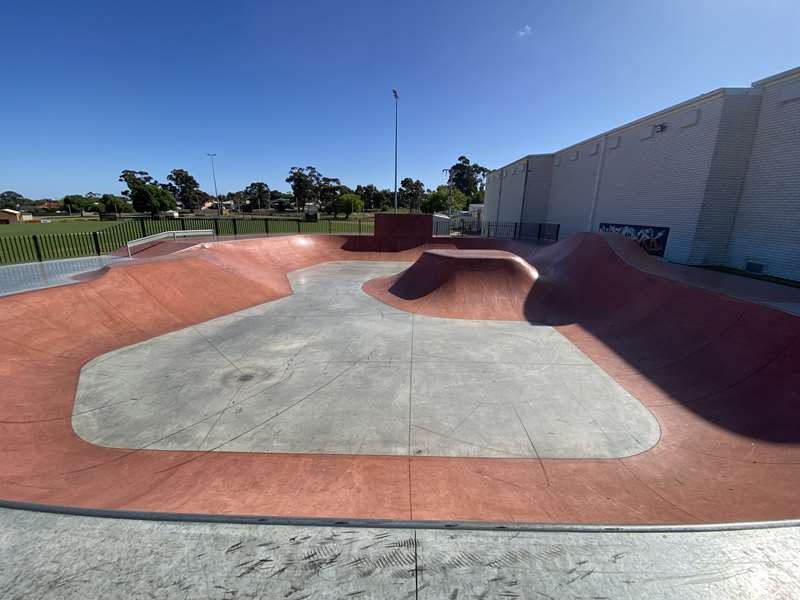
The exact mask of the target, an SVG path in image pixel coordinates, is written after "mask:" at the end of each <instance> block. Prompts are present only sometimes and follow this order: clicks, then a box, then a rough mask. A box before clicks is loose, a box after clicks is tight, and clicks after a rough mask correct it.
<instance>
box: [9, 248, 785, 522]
mask: <svg viewBox="0 0 800 600" xmlns="http://www.w3.org/2000/svg"><path fill="white" fill-rule="evenodd" d="M397 248H404V249H402V250H400V251H392V250H396V249H397ZM388 250H389V251H387V248H385V247H381V246H380V244H379V243H378V242H377V241H375V240H371V239H369V238H347V237H342V236H286V237H280V238H271V239H263V240H246V241H238V242H220V243H216V244H200V245H198V246H195V247H192V248H189V249H187V250H183V251H181V252H179V253H178V254H175V255H171V256H165V257H161V258H153V259H148V260H141V261H134V262H133V263H131V264H128V265H119V266H112V267H111V268H109V269H107V270H105V271H104V272H102V273H98V274H97V277H95V278H93V279H91V280H87V281H83V282H81V283H77V284H74V285H70V286H65V287H58V288H51V289H47V290H40V291H35V292H30V293H24V294H18V295H15V296H9V297H6V298H2V299H0V315H2V320H3V333H2V335H0V351H2V354H3V356H4V357H5V358H4V361H3V363H2V365H0V371H1V372H2V382H3V388H2V402H0V498H2V499H3V501H4V503H5V504H7V505H14V506H21V505H24V506H28V505H36V506H40V507H41V506H45V507H51V508H57V507H67V510H76V511H80V510H101V511H120V512H121V513H123V514H125V513H127V514H132V513H135V514H142V513H146V514H154V515H163V514H165V513H179V514H186V515H215V516H218V517H226V516H227V517H231V516H236V515H249V516H255V517H275V518H287V519H292V518H295V519H302V518H319V519H334V520H339V521H341V522H349V521H352V520H359V519H367V520H370V519H374V520H397V521H404V520H418V521H436V522H440V523H441V522H446V523H457V522H464V521H488V522H494V523H514V522H516V523H569V524H576V523H584V524H586V523H589V524H619V525H626V524H628V525H629V524H648V525H653V524H670V523H677V524H698V523H720V522H746V521H762V520H780V519H795V518H797V517H798V516H800V515H799V514H798V513H800V508H798V504H797V494H798V491H800V465H799V464H798V463H800V439H798V438H800V433H798V432H799V431H800V428H798V423H800V418H799V417H800V415H799V414H798V391H797V390H798V384H800V381H798V379H799V378H800V375H798V373H797V369H796V368H795V366H796V365H797V364H798V358H800V352H798V333H800V326H799V325H798V319H796V318H795V317H792V316H789V315H786V314H784V313H781V312H777V311H774V310H771V309H768V308H765V307H762V306H759V305H756V304H750V303H747V302H741V301H738V300H733V299H730V298H728V297H725V296H720V295H717V294H714V293H711V292H706V291H703V290H700V289H697V288H691V287H688V286H684V285H681V284H678V283H675V282H673V281H670V280H669V279H665V278H663V277H656V276H653V275H649V274H647V273H645V272H643V271H642V270H640V269H639V268H636V267H634V266H632V265H631V264H630V262H632V261H631V260H628V259H630V257H631V256H635V257H636V260H641V257H640V256H639V255H638V254H637V253H638V252H639V251H638V249H636V248H633V247H631V246H630V245H627V244H625V243H619V242H617V241H615V240H613V239H612V238H606V237H600V236H596V235H584V236H573V237H572V238H570V239H568V240H566V241H564V242H561V243H559V244H556V245H553V246H550V247H545V248H537V247H533V246H529V245H526V244H522V243H515V242H499V241H491V240H477V239H472V240H449V239H448V240H446V241H441V240H438V239H429V240H426V243H423V244H420V243H417V244H416V246H413V247H412V245H411V244H409V243H406V242H403V243H401V244H397V243H395V244H392V245H391V246H389V247H388ZM426 250H447V251H448V252H444V253H441V252H439V253H438V255H437V254H436V253H429V254H430V255H432V256H433V257H434V259H435V260H434V263H435V262H436V260H438V259H440V258H443V259H446V261H450V260H461V259H459V258H458V253H453V252H452V251H455V250H471V251H472V250H491V251H493V252H491V253H489V254H488V255H487V256H489V257H490V258H491V260H492V261H499V262H494V263H492V264H493V265H495V266H493V267H491V268H489V269H488V279H489V280H490V281H492V284H491V287H487V286H486V285H485V283H482V280H483V279H485V278H486V277H487V269H486V268H485V265H482V264H481V263H482V262H483V261H482V258H485V257H481V256H480V255H478V254H475V253H468V254H467V258H469V259H470V260H473V264H472V265H471V266H470V267H469V268H468V269H466V270H465V271H464V272H462V273H460V274H458V276H457V277H456V278H455V279H452V278H448V277H449V275H447V276H446V275H445V274H442V273H438V275H437V273H436V271H437V269H436V265H435V264H433V263H429V262H428V261H429V260H430V256H429V257H428V258H423V259H422V261H421V262H420V263H418V265H417V270H418V271H420V272H423V271H427V272H428V273H429V274H430V277H428V278H425V279H424V281H423V282H422V283H424V284H425V285H426V286H427V287H425V286H422V287H415V286H416V285H417V284H414V280H413V278H411V279H409V280H406V281H402V282H401V280H402V279H403V275H402V274H401V275H399V276H391V277H388V278H379V279H376V280H371V281H369V282H367V283H366V284H364V290H365V291H367V292H368V293H369V294H370V295H372V296H374V297H375V298H376V299H378V300H380V301H381V303H383V302H385V303H387V304H389V305H391V306H394V307H397V308H401V309H402V310H404V311H406V310H407V311H409V312H411V313H415V315H420V316H419V317H418V318H422V315H430V316H433V317H440V316H443V317H447V318H450V319H462V320H464V321H467V320H476V319H480V320H484V319H485V320H492V319H495V320H497V319H500V320H503V321H519V322H524V323H535V324H546V325H548V326H553V327H555V329H556V330H557V331H558V332H559V333H560V335H563V336H564V337H566V338H567V339H568V340H569V341H570V342H571V343H572V344H573V345H574V346H575V347H576V348H577V349H578V350H580V351H581V352H582V353H583V354H585V355H586V356H588V357H589V358H590V359H591V361H593V362H594V363H595V364H596V365H599V367H600V368H601V369H602V370H603V371H604V372H605V373H607V374H608V375H610V377H611V378H613V380H614V381H616V382H617V383H618V384H619V385H621V386H622V387H623V388H624V389H625V390H627V391H628V392H629V393H630V394H632V395H633V397H635V399H636V400H637V401H638V402H640V403H641V404H642V405H644V406H645V407H646V408H647V409H648V410H649V411H650V412H651V413H652V414H653V415H654V416H655V418H656V419H657V420H658V424H659V426H660V429H661V438H660V440H658V443H657V444H656V445H655V446H653V447H652V448H650V449H647V450H644V451H642V452H640V453H637V454H633V455H629V456H623V457H620V458H601V459H586V458H582V459H581V458H542V457H531V458H489V457H474V456H472V457H467V456H415V455H413V454H411V453H409V455H407V456H400V455H380V454H345V453H317V452H305V453H303V452H234V451H232V452H211V451H187V450H164V449H153V448H151V447H147V446H142V447H131V448H116V447H105V446H101V445H97V444H93V443H90V442H87V441H86V440H85V439H82V438H81V437H79V436H78V435H77V434H76V432H75V430H74V429H73V427H72V418H73V414H74V408H75V402H76V389H77V388H78V384H79V380H80V376H81V368H82V367H83V366H84V365H86V364H87V363H89V362H90V361H98V360H100V361H102V360H103V358H102V357H103V355H105V354H106V353H110V352H112V351H116V350H118V349H121V348H126V347H131V346H133V345H135V344H139V343H142V342H147V341H149V340H151V339H155V338H157V337H159V336H163V335H166V334H169V333H170V332H180V331H181V330H183V329H185V328H190V327H193V326H195V325H198V324H202V323H205V322H209V321H211V320H213V319H217V318H219V317H223V316H225V315H230V314H232V313H237V311H244V310H247V309H251V308H252V307H257V306H261V305H264V304H265V303H273V302H274V301H277V300H281V299H285V298H287V297H289V296H291V295H292V290H293V288H292V285H291V284H290V280H289V278H288V277H287V275H291V274H292V273H295V272H297V271H299V270H301V269H307V268H311V267H314V266H315V265H323V264H324V263H331V262H332V261H333V262H336V261H404V262H408V263H412V262H413V261H416V260H417V259H419V258H420V257H421V256H423V257H424V256H425V255H424V252H425V251H426ZM495 251H501V252H507V253H510V255H511V256H509V255H505V254H501V253H500V252H495ZM470 254H472V256H470ZM446 261H445V262H446ZM440 262H441V261H440ZM505 262H508V263H509V264H500V263H505ZM426 263H428V264H426ZM498 264H499V267H498V266H497V265H498ZM420 265H421V266H422V267H423V268H424V269H422V268H420ZM411 268H412V269H413V268H414V267H413V266H412V267H411ZM400 270H401V269H399V268H398V271H400ZM409 272H411V273H413V271H409ZM478 279H480V280H481V281H476V280H478ZM431 281H433V283H431ZM437 282H438V283H437ZM412 284H414V285H412ZM395 285H397V286H399V287H396V288H395V292H397V293H393V292H391V291H390V288H391V287H392V286H395ZM384 286H385V289H384ZM497 286H500V287H502V288H503V289H504V290H505V291H504V293H503V294H502V295H503V296H506V297H510V298H511V299H510V300H507V301H502V299H498V301H497V302H494V303H492V302H491V301H488V302H487V300H490V298H491V293H492V289H494V288H495V287H497ZM503 286H504V287H503ZM431 298H433V300H431ZM375 302H377V300H376V301H375ZM487 304H488V305H489V306H491V307H492V308H490V309H488V310H487V309H486V308H485V305H487ZM320 327H321V328H323V329H324V327H325V325H324V324H322V325H320ZM387 331H389V330H387ZM264 351H268V349H266V348H265V349H264ZM124 377H125V373H122V372H121V373H120V378H124ZM164 401H165V402H167V403H168V402H169V401H170V396H169V393H167V394H166V395H165V400H164Z"/></svg>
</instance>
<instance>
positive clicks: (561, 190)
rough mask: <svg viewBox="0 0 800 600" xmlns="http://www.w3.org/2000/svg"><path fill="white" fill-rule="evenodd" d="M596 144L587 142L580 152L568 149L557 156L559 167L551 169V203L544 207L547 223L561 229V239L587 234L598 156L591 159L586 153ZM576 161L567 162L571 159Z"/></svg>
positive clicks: (576, 149)
mask: <svg viewBox="0 0 800 600" xmlns="http://www.w3.org/2000/svg"><path fill="white" fill-rule="evenodd" d="M596 141H597V140H592V141H590V142H587V143H586V144H584V145H583V146H585V150H586V151H585V152H581V151H580V150H582V149H583V148H581V147H578V148H574V147H573V148H568V149H566V150H562V151H561V152H559V153H558V155H557V156H560V157H561V161H560V163H559V164H558V165H554V166H553V177H552V182H551V185H550V201H549V202H548V207H547V222H548V223H558V224H560V225H561V233H560V237H561V238H565V237H567V236H570V235H572V234H573V233H578V232H580V231H588V230H589V219H590V217H591V210H592V199H593V193H594V182H595V177H596V175H597V166H598V164H599V162H600V154H599V153H597V154H594V155H592V154H591V153H590V152H589V150H590V149H591V147H592V145H594V143H596ZM576 152H577V157H576V159H575V160H570V159H569V157H570V156H575V153H576Z"/></svg>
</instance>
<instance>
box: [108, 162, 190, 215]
mask: <svg viewBox="0 0 800 600" xmlns="http://www.w3.org/2000/svg"><path fill="white" fill-rule="evenodd" d="M119 180H120V181H122V182H124V183H125V184H126V185H127V186H128V189H127V190H123V192H122V195H123V196H125V197H126V198H129V199H130V201H131V204H132V205H133V210H135V211H136V212H149V213H150V214H151V215H153V216H154V217H155V216H158V214H159V213H160V212H161V211H165V210H175V209H176V208H177V204H176V203H175V198H174V197H173V195H172V194H171V193H170V192H169V190H168V189H165V186H163V185H160V184H159V183H158V182H157V181H156V180H155V179H153V178H152V177H150V175H149V174H148V173H147V171H132V170H130V169H125V170H124V171H123V172H122V174H121V175H120V176H119Z"/></svg>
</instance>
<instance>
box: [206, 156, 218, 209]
mask: <svg viewBox="0 0 800 600" xmlns="http://www.w3.org/2000/svg"><path fill="white" fill-rule="evenodd" d="M216 155H217V153H216V152H214V153H212V152H206V156H208V157H209V158H210V159H211V177H212V178H213V179H214V197H215V198H216V199H217V214H219V215H222V202H220V201H219V192H217V173H216V171H215V170H214V157H215V156H216Z"/></svg>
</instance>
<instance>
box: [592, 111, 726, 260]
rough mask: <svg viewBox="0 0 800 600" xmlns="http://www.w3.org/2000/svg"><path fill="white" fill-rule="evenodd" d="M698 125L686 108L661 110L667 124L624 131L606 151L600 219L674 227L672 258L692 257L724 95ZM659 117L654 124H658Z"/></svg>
mask: <svg viewBox="0 0 800 600" xmlns="http://www.w3.org/2000/svg"><path fill="white" fill-rule="evenodd" d="M699 108H700V109H701V113H700V118H699V121H698V122H697V124H696V125H694V126H693V127H680V123H681V122H682V117H681V113H673V114H671V115H666V116H660V117H658V119H657V120H656V121H655V122H658V123H664V124H666V129H665V130H664V131H662V132H659V133H655V132H654V133H653V135H652V136H651V137H646V138H645V139H642V131H643V130H647V129H648V128H649V125H645V126H640V127H637V128H630V129H626V130H624V131H622V132H620V136H621V140H620V144H619V147H617V148H614V149H610V148H609V149H608V150H607V151H606V158H605V165H604V168H603V175H602V180H601V185H600V193H599V196H598V202H597V213H596V216H595V225H598V224H600V223H625V224H630V225H653V226H657V227H669V228H670V232H669V241H668V244H667V251H666V254H665V256H666V258H667V259H669V260H672V261H676V262H687V261H688V260H689V255H690V250H691V245H692V241H693V238H694V233H695V227H696V225H697V219H698V216H699V214H700V207H701V205H702V201H703V194H704V191H705V186H706V181H707V179H708V175H709V171H710V168H711V159H712V157H713V155H714V147H715V143H716V138H717V131H718V128H719V122H720V118H721V115H722V108H723V97H722V96H717V97H716V98H712V99H710V100H708V101H706V102H704V103H703V104H702V105H701V106H700V107H699ZM655 122H654V124H655Z"/></svg>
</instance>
